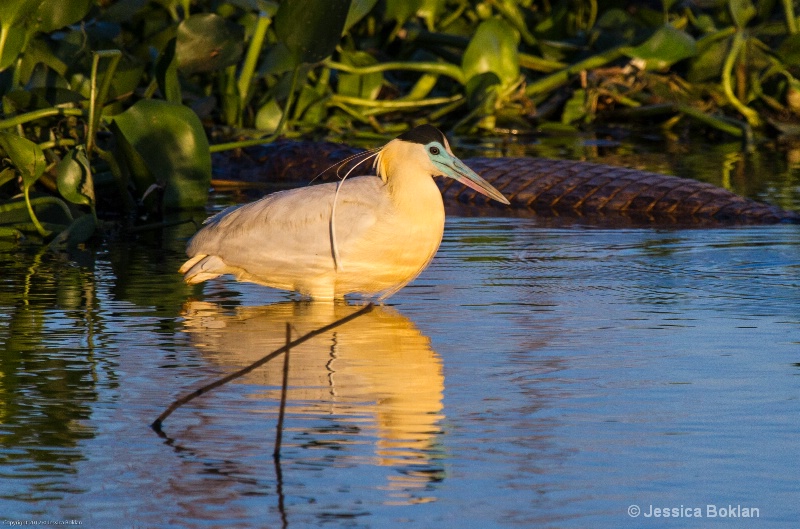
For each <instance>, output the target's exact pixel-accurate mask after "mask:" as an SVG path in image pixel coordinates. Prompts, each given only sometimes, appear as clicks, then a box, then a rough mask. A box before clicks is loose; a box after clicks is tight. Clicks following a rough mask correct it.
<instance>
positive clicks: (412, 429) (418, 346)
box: [184, 302, 444, 489]
mask: <svg viewBox="0 0 800 529" xmlns="http://www.w3.org/2000/svg"><path fill="white" fill-rule="evenodd" d="M358 308H359V307H353V306H349V305H346V304H344V303H336V304H325V303H313V302H285V303H278V304H273V305H267V306H261V307H239V308H237V309H233V310H226V309H224V308H222V307H220V306H219V305H216V304H213V303H208V302H191V303H189V304H188V305H187V306H186V308H185V311H184V317H185V328H186V330H187V331H188V332H189V333H190V334H191V337H192V342H193V343H194V345H195V346H196V347H197V348H198V349H200V350H202V351H204V352H205V353H204V354H205V356H206V357H207V359H208V360H210V361H212V362H214V363H217V364H219V365H224V366H230V367H231V368H236V367H241V366H244V365H248V364H250V363H252V362H254V361H256V360H258V359H259V358H261V357H263V356H264V355H265V354H267V353H268V352H270V351H272V350H275V349H277V348H279V347H281V346H283V345H284V343H285V325H286V323H287V322H289V323H291V325H292V327H293V329H294V330H293V336H294V337H298V336H300V335H303V334H305V333H307V332H309V331H312V330H314V329H318V328H320V327H322V326H324V325H327V324H329V323H331V322H333V321H336V320H338V319H339V318H342V317H345V316H347V315H348V314H351V313H353V312H355V311H356V310H358ZM282 364H283V362H281V361H276V362H270V363H268V364H266V365H264V366H262V367H260V368H258V369H256V370H255V371H252V372H250V373H248V374H247V375H245V376H244V377H242V378H241V379H238V380H237V382H239V383H246V384H253V385H258V386H261V387H264V389H260V390H257V391H256V392H254V393H253V394H252V396H253V397H255V398H261V399H265V400H269V401H271V402H270V404H269V406H268V407H267V408H265V410H266V411H269V412H274V411H275V410H276V406H277V402H278V400H279V393H280V389H279V388H280V385H281V379H282V368H283V366H282ZM443 391H444V375H443V371H442V363H441V360H440V358H439V356H438V355H437V354H436V353H435V352H434V351H433V350H432V349H431V346H430V340H429V338H428V337H426V336H425V335H423V334H422V333H421V332H420V331H419V329H417V328H416V326H415V325H414V324H413V323H412V322H411V321H410V320H409V319H408V318H406V317H405V316H403V315H402V314H400V313H399V312H397V311H396V310H394V309H391V308H389V307H375V308H374V310H372V311H371V312H369V313H367V314H365V315H363V316H361V317H359V318H356V319H354V320H352V321H350V322H348V323H346V324H344V325H342V326H341V327H338V328H337V329H335V330H332V331H330V332H329V333H326V334H322V335H320V336H317V337H314V338H312V339H311V340H309V341H307V342H305V343H303V344H301V345H299V346H297V347H296V348H293V349H292V352H291V364H290V370H289V389H288V402H289V407H288V409H287V429H288V430H289V431H291V430H292V424H291V423H292V416H295V417H297V416H298V415H303V416H305V417H309V416H310V417H311V418H312V419H313V418H315V417H320V416H334V417H336V418H337V420H339V421H342V422H345V423H349V424H350V425H352V426H353V427H354V428H351V429H350V430H351V431H352V432H356V433H355V435H357V436H362V435H364V432H365V431H366V432H368V431H369V430H370V429H374V431H375V436H376V439H375V441H374V444H375V453H374V462H375V463H377V464H379V465H384V466H392V467H398V470H400V472H401V473H402V476H393V477H390V479H389V485H388V487H389V488H390V489H393V488H402V489H407V488H409V487H412V488H413V486H414V484H415V483H416V485H424V484H426V483H428V482H430V481H431V480H432V479H438V478H439V477H440V476H441V469H438V468H433V467H431V465H432V464H433V463H435V461H434V460H435V457H436V453H437V437H438V434H439V431H440V426H439V423H440V421H441V420H442V419H443V414H442V393H443ZM290 437H291V436H287V438H286V442H288V443H292V442H293V441H292V439H291V438H290ZM353 442H359V440H355V441H353ZM419 465H427V467H425V468H422V467H419Z"/></svg>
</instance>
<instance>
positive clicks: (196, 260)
mask: <svg viewBox="0 0 800 529" xmlns="http://www.w3.org/2000/svg"><path fill="white" fill-rule="evenodd" d="M226 268H227V266H226V265H225V262H224V261H223V260H222V259H220V258H219V257H217V256H216V255H203V254H198V255H195V256H194V257H192V258H191V259H189V260H188V261H186V262H185V263H183V266H181V267H180V269H179V270H178V272H180V273H181V274H183V280H184V281H186V282H187V283H189V284H190V285H196V284H197V283H202V282H203V281H208V280H209V279H214V278H215V277H219V276H221V275H222V274H224V273H225V269H226Z"/></svg>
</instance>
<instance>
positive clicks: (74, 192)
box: [56, 145, 95, 207]
mask: <svg viewBox="0 0 800 529" xmlns="http://www.w3.org/2000/svg"><path fill="white" fill-rule="evenodd" d="M56 184H57V186H58V192H59V193H61V196H62V197H64V198H65V199H67V200H68V201H69V202H72V203H73V204H78V205H81V206H91V207H94V203H95V197H94V181H93V179H92V168H91V166H90V165H89V158H88V157H87V156H86V149H85V147H84V146H83V145H79V146H78V147H76V148H74V149H72V150H70V151H69V152H68V153H67V155H66V156H64V158H63V159H62V160H61V161H60V162H59V163H58V165H57V166H56Z"/></svg>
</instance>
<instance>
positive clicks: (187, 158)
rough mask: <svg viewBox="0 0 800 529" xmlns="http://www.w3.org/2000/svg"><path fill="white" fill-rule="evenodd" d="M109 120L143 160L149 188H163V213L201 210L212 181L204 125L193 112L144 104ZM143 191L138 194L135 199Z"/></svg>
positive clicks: (162, 104)
mask: <svg viewBox="0 0 800 529" xmlns="http://www.w3.org/2000/svg"><path fill="white" fill-rule="evenodd" d="M113 121H114V124H115V125H116V130H117V131H118V133H119V134H121V135H122V136H124V138H123V139H124V141H126V142H127V143H128V144H129V145H130V147H131V148H132V149H133V151H135V152H136V154H137V155H138V156H139V157H140V158H141V160H142V161H143V163H144V165H145V166H146V168H147V170H148V172H149V175H150V177H151V184H158V185H160V186H163V187H164V199H163V206H164V207H165V208H166V209H189V208H198V207H203V206H204V205H205V203H206V200H207V198H208V188H209V185H210V182H211V153H210V151H209V147H208V139H207V138H206V135H205V131H204V129H203V125H202V123H201V122H200V119H199V118H198V117H197V115H196V114H195V113H194V112H192V110H191V109H189V108H187V107H185V106H182V105H176V104H173V103H169V102H167V101H159V100H152V99H143V100H141V101H138V102H137V103H136V104H135V105H133V106H132V107H130V108H129V109H128V110H126V111H125V112H123V113H121V114H118V115H117V116H115V117H114V118H113ZM139 187H141V185H140V186H139ZM145 191H146V189H137V192H138V193H139V196H141V195H142V194H143V193H144V192H145Z"/></svg>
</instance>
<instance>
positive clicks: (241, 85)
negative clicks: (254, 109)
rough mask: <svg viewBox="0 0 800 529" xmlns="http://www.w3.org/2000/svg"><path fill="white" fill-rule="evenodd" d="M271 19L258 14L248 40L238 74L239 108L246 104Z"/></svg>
mask: <svg viewBox="0 0 800 529" xmlns="http://www.w3.org/2000/svg"><path fill="white" fill-rule="evenodd" d="M271 22H272V19H271V18H270V17H268V16H267V15H265V14H264V13H260V14H259V15H258V22H256V29H255V31H254V32H253V38H252V39H250V45H249V46H248V48H247V56H246V57H245V59H244V64H242V71H241V72H240V73H239V81H238V83H237V88H238V89H239V98H240V100H241V102H242V103H241V108H244V107H245V106H246V104H247V97H248V95H249V92H250V85H251V84H252V82H253V73H254V72H255V71H256V65H257V64H258V56H259V55H260V54H261V47H262V46H263V44H264V37H265V35H266V34H267V29H268V28H269V25H270V23H271Z"/></svg>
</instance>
